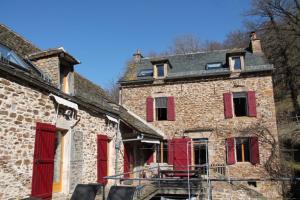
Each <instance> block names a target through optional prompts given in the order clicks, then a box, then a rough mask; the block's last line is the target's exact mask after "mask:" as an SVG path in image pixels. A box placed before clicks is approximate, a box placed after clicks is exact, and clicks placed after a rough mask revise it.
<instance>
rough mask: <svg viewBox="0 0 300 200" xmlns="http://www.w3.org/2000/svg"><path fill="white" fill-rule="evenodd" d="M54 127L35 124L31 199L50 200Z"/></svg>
mask: <svg viewBox="0 0 300 200" xmlns="http://www.w3.org/2000/svg"><path fill="white" fill-rule="evenodd" d="M55 132H56V127H55V126H54V125H51V124H44V123H37V124H36V134H35V145H34V158H33V174H32V191H31V196H32V197H38V198H43V199H51V197H52V184H53V168H54V148H55Z"/></svg>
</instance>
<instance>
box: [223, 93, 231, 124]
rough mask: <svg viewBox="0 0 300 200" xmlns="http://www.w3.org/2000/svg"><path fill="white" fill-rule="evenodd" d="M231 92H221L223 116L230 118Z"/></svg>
mask: <svg viewBox="0 0 300 200" xmlns="http://www.w3.org/2000/svg"><path fill="white" fill-rule="evenodd" d="M231 96H232V95H231V93H224V94H223V99H224V115H225V118H226V119H228V118H232V117H233V113H232V97H231Z"/></svg>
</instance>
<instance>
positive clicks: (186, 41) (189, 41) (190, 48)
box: [167, 34, 204, 54]
mask: <svg viewBox="0 0 300 200" xmlns="http://www.w3.org/2000/svg"><path fill="white" fill-rule="evenodd" d="M203 49H204V47H203V44H202V43H201V41H200V39H199V38H198V37H196V36H195V35H193V34H186V35H182V36H179V37H177V38H175V39H174V40H173V42H172V44H171V46H170V47H169V50H168V51H167V52H168V53H169V54H187V53H194V52H198V51H202V50H203Z"/></svg>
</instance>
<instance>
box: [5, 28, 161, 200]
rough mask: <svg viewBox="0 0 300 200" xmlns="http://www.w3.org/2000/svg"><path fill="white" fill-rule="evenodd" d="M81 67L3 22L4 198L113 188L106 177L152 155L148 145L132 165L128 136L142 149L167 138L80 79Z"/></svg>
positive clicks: (59, 50) (57, 195)
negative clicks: (88, 186)
mask: <svg viewBox="0 0 300 200" xmlns="http://www.w3.org/2000/svg"><path fill="white" fill-rule="evenodd" d="M79 63H80V62H79V61H78V60H77V59H76V58H74V57H73V56H72V55H71V54H69V53H68V52H66V51H65V50H64V49H63V48H54V49H48V50H41V49H39V48H37V47H36V46H35V45H33V44H32V43H31V42H29V41H27V40H26V39H25V38H23V37H22V36H20V35H19V34H17V33H15V32H14V31H12V30H11V29H9V28H7V27H6V26H4V25H0V139H1V140H0V176H1V180H0V199H23V198H26V197H29V196H31V197H39V198H43V199H51V198H52V197H53V198H54V199H63V197H66V198H68V197H69V196H70V194H72V192H73V190H74V187H75V186H76V185H77V184H78V183H96V182H98V183H101V184H104V185H105V184H107V185H110V184H112V183H113V182H112V181H111V180H109V181H108V183H107V180H106V179H105V178H104V177H105V176H108V175H113V174H117V173H123V172H128V171H129V170H132V169H134V168H137V167H141V166H144V165H145V164H146V162H147V160H149V156H150V155H151V154H150V153H151V152H150V153H149V152H148V151H149V150H147V149H146V148H144V149H145V150H144V151H142V152H141V153H140V154H141V155H139V162H133V161H132V160H130V156H131V154H132V153H131V152H125V153H124V142H125V140H126V139H127V140H128V139H134V138H138V139H137V140H133V141H132V142H130V141H128V143H126V144H127V145H130V146H131V148H132V151H136V148H143V147H147V146H148V145H149V144H152V143H153V141H156V142H157V141H159V140H161V139H162V138H163V135H162V133H161V132H160V131H159V130H157V129H156V128H154V127H153V126H151V125H148V124H147V123H146V121H145V120H143V119H141V118H140V117H138V116H136V115H135V114H133V113H131V112H130V111H128V110H127V109H125V108H124V107H122V106H120V105H118V104H117V103H115V102H113V101H112V100H111V99H110V97H109V96H107V95H106V94H105V92H104V91H103V90H102V89H101V88H100V87H99V86H97V85H95V84H93V83H92V82H90V81H89V80H87V79H85V78H83V77H82V76H80V75H79V74H77V73H76V72H75V71H74V66H75V65H77V64H79ZM124 160H125V162H126V167H123V163H124ZM128 166H129V167H128ZM131 168H132V169H131Z"/></svg>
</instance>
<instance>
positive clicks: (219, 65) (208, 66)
mask: <svg viewBox="0 0 300 200" xmlns="http://www.w3.org/2000/svg"><path fill="white" fill-rule="evenodd" d="M222 67H223V65H222V63H207V64H206V69H218V68H222Z"/></svg>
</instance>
